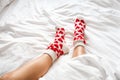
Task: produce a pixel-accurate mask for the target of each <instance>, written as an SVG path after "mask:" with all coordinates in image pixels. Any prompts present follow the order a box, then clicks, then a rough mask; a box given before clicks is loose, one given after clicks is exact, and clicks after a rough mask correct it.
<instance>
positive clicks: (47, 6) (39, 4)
mask: <svg viewBox="0 0 120 80" xmlns="http://www.w3.org/2000/svg"><path fill="white" fill-rule="evenodd" d="M2 1H3V2H2ZM8 1H9V2H8ZM0 5H1V6H0V8H1V9H0V75H3V74H4V73H6V72H8V71H12V70H14V69H15V68H17V67H19V66H21V65H22V64H24V63H26V62H27V61H29V60H31V59H33V58H35V57H37V56H39V55H41V54H42V52H43V51H44V50H45V49H46V47H47V45H48V44H49V43H50V42H52V41H53V38H54V34H55V27H56V26H62V27H64V28H65V29H66V43H67V45H68V46H69V48H70V52H69V53H68V54H67V55H63V56H61V57H60V58H59V59H58V60H57V61H56V62H55V64H53V65H52V67H51V68H50V70H49V71H48V73H47V74H46V75H45V76H43V77H42V78H40V79H39V80H120V0H59V1H58V0H1V3H0ZM76 17H80V18H83V19H84V20H85V21H86V24H87V29H86V31H85V33H86V38H87V45H86V54H85V55H81V56H79V57H76V58H71V55H72V52H73V46H72V45H73V30H74V20H75V18H76Z"/></svg>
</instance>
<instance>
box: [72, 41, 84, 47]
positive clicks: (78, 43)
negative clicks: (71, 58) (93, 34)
mask: <svg viewBox="0 0 120 80" xmlns="http://www.w3.org/2000/svg"><path fill="white" fill-rule="evenodd" d="M73 46H74V48H76V47H77V46H83V47H85V44H84V43H83V41H81V40H78V41H74V42H73Z"/></svg>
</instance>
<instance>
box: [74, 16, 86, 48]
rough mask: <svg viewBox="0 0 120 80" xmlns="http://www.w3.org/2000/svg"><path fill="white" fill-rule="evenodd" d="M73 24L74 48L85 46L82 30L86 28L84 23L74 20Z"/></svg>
mask: <svg viewBox="0 0 120 80" xmlns="http://www.w3.org/2000/svg"><path fill="white" fill-rule="evenodd" d="M74 24H75V26H74V27H75V30H74V41H73V45H74V47H77V46H85V44H86V40H85V33H84V30H85V28H86V24H85V21H84V20H81V19H78V18H76V20H75V23H74Z"/></svg>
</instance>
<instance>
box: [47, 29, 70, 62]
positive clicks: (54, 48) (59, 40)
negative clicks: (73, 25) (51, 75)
mask: <svg viewBox="0 0 120 80" xmlns="http://www.w3.org/2000/svg"><path fill="white" fill-rule="evenodd" d="M47 50H48V52H46V53H48V54H49V55H50V56H51V57H52V59H53V61H54V60H55V59H56V58H59V57H60V56H61V55H63V54H66V53H68V52H69V49H68V47H67V46H66V44H65V29H64V28H56V34H55V39H54V42H53V43H52V44H50V45H49V46H48V48H47Z"/></svg>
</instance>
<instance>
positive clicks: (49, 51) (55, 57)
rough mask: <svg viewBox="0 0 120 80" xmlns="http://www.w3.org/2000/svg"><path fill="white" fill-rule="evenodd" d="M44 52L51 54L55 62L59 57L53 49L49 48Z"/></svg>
mask: <svg viewBox="0 0 120 80" xmlns="http://www.w3.org/2000/svg"><path fill="white" fill-rule="evenodd" d="M43 53H44V54H48V55H50V56H51V58H52V62H54V61H55V60H56V59H57V54H56V53H55V52H54V51H53V50H51V49H47V50H45V51H44V52H43Z"/></svg>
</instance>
